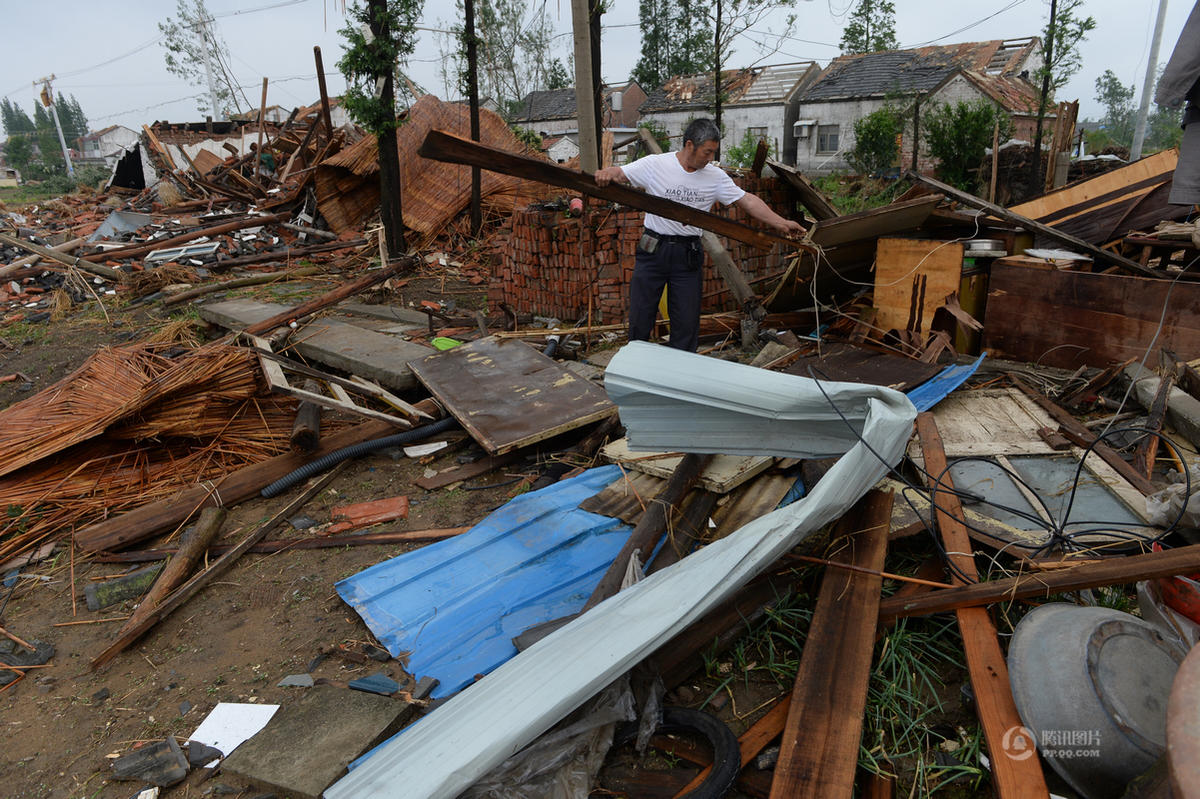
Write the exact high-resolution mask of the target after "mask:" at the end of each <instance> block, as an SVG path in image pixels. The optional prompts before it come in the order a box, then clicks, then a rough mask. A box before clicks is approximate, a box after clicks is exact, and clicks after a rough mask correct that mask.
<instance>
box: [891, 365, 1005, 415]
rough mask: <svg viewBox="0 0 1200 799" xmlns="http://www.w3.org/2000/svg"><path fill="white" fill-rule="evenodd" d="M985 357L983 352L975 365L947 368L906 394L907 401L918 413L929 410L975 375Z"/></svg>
mask: <svg viewBox="0 0 1200 799" xmlns="http://www.w3.org/2000/svg"><path fill="white" fill-rule="evenodd" d="M986 357H987V353H986V352H985V353H983V355H980V356H979V357H978V358H976V359H975V363H966V364H961V365H957V364H956V365H954V366H947V367H946V368H945V369H943V370H942V371H941V372H939V373H938V374H936V375H934V376H933V377H931V378H929V379H928V380H926V381H925V382H924V383H922V384H921V385H919V386H917V387H916V388H914V389H913V390H912V391H910V392H908V394H907V396H908V399H909V401H910V402H912V404H913V405H914V406H915V407H916V409H917V412H918V413H920V412H924V411H927V410H929V409H930V408H932V407H933V406H934V405H937V404H938V403H939V402H941V401H942V400H944V399H945V398H946V397H947V396H949V395H950V392H951V391H953V390H954V389H956V388H958V387H959V386H961V385H962V384H963V383H965V382H967V378H968V377H970V376H971V375H973V374H975V370H977V369H978V368H979V364H981V363H983V359H984V358H986Z"/></svg>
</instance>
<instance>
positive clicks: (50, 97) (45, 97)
mask: <svg viewBox="0 0 1200 799" xmlns="http://www.w3.org/2000/svg"><path fill="white" fill-rule="evenodd" d="M52 80H54V76H53V75H51V76H50V77H48V78H42V79H41V80H35V81H34V82H33V85H34V86H37V85H38V84H39V83H40V84H42V105H44V106H46V107H47V108H49V109H50V116H51V118H53V119H54V129H55V130H57V131H58V144H59V146H60V147H62V154H63V160H64V161H66V162H67V174H68V175H70V176H71V177H75V165H74V164H72V163H71V153H70V151H69V150H67V140H66V138H65V137H64V136H63V132H62V123H61V122H59V121H58V109H57V108H55V107H54V89H52V88H51V87H50V81H52Z"/></svg>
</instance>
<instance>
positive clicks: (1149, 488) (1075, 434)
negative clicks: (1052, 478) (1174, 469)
mask: <svg viewBox="0 0 1200 799" xmlns="http://www.w3.org/2000/svg"><path fill="white" fill-rule="evenodd" d="M1008 379H1009V380H1010V381H1012V384H1013V385H1014V386H1016V387H1017V388H1019V389H1021V391H1023V392H1025V394H1026V395H1028V396H1029V398H1030V399H1032V400H1033V401H1034V402H1036V403H1037V404H1038V405H1040V406H1041V408H1042V410H1044V411H1045V412H1046V413H1048V414H1050V418H1052V419H1053V420H1054V421H1056V422H1058V426H1059V427H1060V428H1061V430H1062V434H1063V435H1064V436H1066V437H1067V439H1069V440H1070V441H1071V442H1072V443H1073V444H1075V445H1076V446H1080V447H1083V448H1084V449H1086V448H1088V447H1091V448H1092V452H1094V453H1096V454H1097V455H1099V456H1100V458H1101V459H1102V460H1103V461H1104V462H1105V463H1107V464H1108V465H1109V466H1111V467H1113V469H1115V470H1116V471H1117V473H1118V474H1119V475H1121V476H1122V477H1124V478H1125V480H1127V481H1128V482H1129V484H1130V485H1132V486H1133V487H1134V488H1136V489H1137V490H1138V491H1141V492H1142V493H1143V494H1145V495H1146V496H1149V495H1150V494H1153V493H1154V492H1155V491H1157V490H1158V488H1157V487H1155V485H1154V483H1152V482H1150V481H1149V480H1147V479H1146V476H1145V475H1144V474H1141V473H1140V472H1139V471H1138V470H1137V469H1135V468H1133V466H1131V465H1130V464H1129V462H1128V461H1126V460H1125V459H1124V458H1122V457H1121V455H1120V454H1119V453H1118V452H1117V451H1116V450H1114V449H1113V448H1112V447H1110V446H1108V445H1107V444H1105V443H1104V442H1103V441H1098V440H1097V438H1096V435H1095V434H1094V433H1093V432H1092V431H1091V430H1088V429H1087V428H1086V427H1084V425H1083V423H1082V422H1080V421H1079V420H1078V419H1076V418H1075V417H1074V416H1072V415H1071V414H1070V413H1068V412H1067V411H1065V410H1064V409H1062V408H1060V407H1059V406H1058V405H1057V404H1056V403H1054V402H1053V401H1052V400H1051V399H1050V398H1049V397H1047V396H1045V395H1044V394H1042V392H1040V391H1038V390H1037V389H1035V388H1032V387H1031V386H1029V385H1028V384H1026V383H1025V382H1024V381H1023V380H1021V378H1019V377H1017V376H1016V375H1014V374H1012V373H1009V375H1008Z"/></svg>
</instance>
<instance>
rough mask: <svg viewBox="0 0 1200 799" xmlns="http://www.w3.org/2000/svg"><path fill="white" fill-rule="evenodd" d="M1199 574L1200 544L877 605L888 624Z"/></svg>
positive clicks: (1083, 562)
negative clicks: (960, 610)
mask: <svg viewBox="0 0 1200 799" xmlns="http://www.w3.org/2000/svg"><path fill="white" fill-rule="evenodd" d="M1197 570H1200V544H1193V545H1191V546H1186V547H1179V548H1177V549H1166V550H1163V551H1161V552H1147V553H1146V554H1144V555H1127V556H1125V557H1120V558H1106V559H1104V560H1091V561H1080V562H1079V563H1078V565H1074V566H1067V567H1066V568H1062V569H1055V570H1054V571H1049V572H1036V573H1032V574H1022V575H1018V576H1017V577H1008V578H1005V579H1003V580H989V581H988V582H985V583H972V584H970V585H962V586H958V587H956V588H948V589H943V590H940V591H930V592H928V593H924V594H919V595H913V596H903V597H889V598H887V599H885V600H883V602H881V603H880V604H879V616H880V619H881V620H884V621H886V620H889V619H897V618H900V617H902V616H926V615H929V614H931V613H944V612H946V611H950V610H958V609H959V608H969V607H981V606H983V605H990V604H993V603H996V602H1008V601H1010V600H1016V599H1032V598H1037V597H1042V598H1044V597H1048V596H1052V595H1053V594H1061V593H1065V592H1067V591H1082V590H1083V589H1085V588H1100V587H1102V586H1106V585H1125V584H1128V583H1136V582H1140V581H1141V580H1154V579H1157V578H1159V577H1175V576H1178V575H1181V574H1188V573H1190V572H1194V571H1197Z"/></svg>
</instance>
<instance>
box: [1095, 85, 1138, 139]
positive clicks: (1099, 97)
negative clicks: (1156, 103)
mask: <svg viewBox="0 0 1200 799" xmlns="http://www.w3.org/2000/svg"><path fill="white" fill-rule="evenodd" d="M1133 92H1134V88H1133V84H1130V85H1128V86H1126V85H1125V84H1123V83H1121V80H1120V79H1119V78H1118V77H1117V76H1116V74H1115V73H1113V71H1112V70H1111V69H1106V70H1104V74H1103V75H1101V76H1100V77H1098V78H1096V102H1098V103H1100V105H1102V106H1104V116H1103V117H1102V118H1101V119H1100V122H1101V123H1102V124H1103V125H1104V132H1105V133H1106V134H1107V135H1108V139H1109V140H1110V141H1111V142H1113V143H1115V144H1119V145H1121V146H1122V147H1128V146H1129V145H1130V144H1132V143H1133V125H1134V113H1135V109H1134V107H1133Z"/></svg>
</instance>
